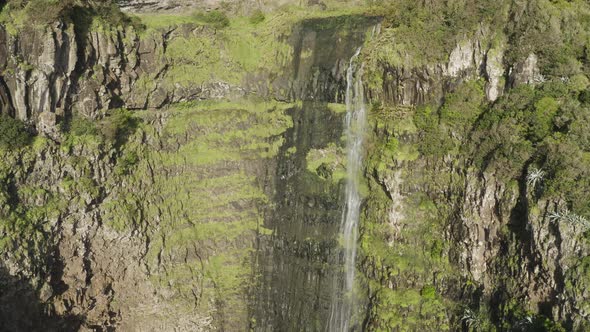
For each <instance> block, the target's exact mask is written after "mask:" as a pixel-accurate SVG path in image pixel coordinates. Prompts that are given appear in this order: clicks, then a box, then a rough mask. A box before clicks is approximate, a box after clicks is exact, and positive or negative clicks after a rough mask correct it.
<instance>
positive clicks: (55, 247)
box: [0, 1, 590, 331]
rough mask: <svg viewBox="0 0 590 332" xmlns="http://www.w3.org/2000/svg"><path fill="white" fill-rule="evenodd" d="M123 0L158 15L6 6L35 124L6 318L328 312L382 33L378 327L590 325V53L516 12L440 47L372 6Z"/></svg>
mask: <svg viewBox="0 0 590 332" xmlns="http://www.w3.org/2000/svg"><path fill="white" fill-rule="evenodd" d="M248 4H249V3H247V2H245V3H243V4H241V5H242V7H240V8H242V9H243V8H246V7H248ZM281 4H282V3H281V2H280V1H279V2H276V1H271V2H269V3H265V4H262V5H261V8H262V9H264V10H265V11H267V12H272V10H271V9H272V8H275V7H279V6H280V5H281ZM328 4H330V3H328ZM120 5H121V7H122V8H123V9H125V10H129V11H132V12H150V13H151V14H149V15H144V16H140V19H141V21H142V22H143V25H142V24H125V25H118V26H116V25H113V24H109V23H108V22H105V21H104V20H101V19H99V18H97V17H93V16H84V18H86V19H80V20H67V19H64V20H61V21H59V22H56V23H52V24H49V25H44V26H43V27H39V26H36V25H31V26H30V27H26V28H24V29H23V30H18V31H14V29H9V28H5V27H3V26H0V72H1V74H0V111H1V113H2V114H5V115H9V116H10V117H14V118H17V119H20V120H22V121H24V122H25V123H27V124H28V125H29V126H30V127H32V128H30V132H31V134H36V135H35V137H33V138H31V140H30V141H29V142H28V143H27V144H26V145H25V146H20V145H19V146H16V145H11V144H8V145H6V144H4V145H0V154H1V155H2V162H0V203H2V207H1V208H0V220H1V223H0V233H1V234H2V240H1V241H0V252H1V257H2V260H1V262H0V283H1V286H2V288H1V289H0V321H2V322H7V323H4V324H5V325H4V326H2V328H6V329H8V330H35V329H41V328H44V329H45V330H56V331H63V330H113V329H116V330H122V331H134V330H137V331H152V330H154V331H155V330H180V331H199V330H212V329H218V330H228V331H240V330H247V329H253V330H277V329H278V330H303V329H318V330H322V329H324V328H325V324H326V322H327V321H328V317H329V314H330V313H329V310H330V308H329V304H330V302H331V299H330V297H331V296H332V292H331V290H332V284H333V283H334V278H335V277H336V276H337V275H338V273H337V272H338V269H339V266H338V265H337V263H336V262H337V261H338V257H337V255H338V252H339V251H338V247H339V239H338V227H339V223H340V217H341V209H342V199H341V196H342V185H343V177H344V174H345V167H346V165H345V162H344V159H345V158H344V157H343V156H344V151H345V148H346V147H345V142H343V140H342V138H341V137H342V123H343V117H344V113H343V111H344V109H345V107H344V105H343V102H344V100H345V89H346V83H347V82H346V75H345V73H346V68H347V66H348V62H349V60H350V58H351V56H352V55H353V54H354V52H355V51H356V49H357V48H358V47H360V46H362V47H363V48H362V52H361V56H360V58H361V59H362V60H361V61H363V62H364V64H365V73H366V75H365V76H366V77H364V82H365V84H366V87H365V91H367V99H368V101H369V103H368V105H367V106H368V107H369V108H371V112H370V114H371V116H370V125H371V127H372V128H373V131H372V134H371V138H370V140H369V143H368V144H367V146H366V149H367V157H366V165H367V166H366V172H365V173H364V179H365V180H366V188H365V189H364V190H363V195H365V200H364V204H363V211H362V212H363V213H362V215H363V220H362V226H361V230H360V234H361V237H360V239H359V243H360V255H359V261H360V263H359V264H358V265H359V266H358V267H359V271H358V273H357V275H358V276H359V277H358V280H357V281H358V285H359V287H360V288H361V289H362V292H359V293H362V294H364V295H363V298H362V299H359V303H363V305H362V306H359V308H358V312H357V313H355V314H357V315H358V316H360V317H363V318H364V319H362V320H361V321H363V328H364V329H367V330H389V331H391V330H394V331H398V330H400V331H401V330H421V331H430V330H432V331H441V330H469V329H478V328H480V329H483V330H494V329H496V330H504V329H510V328H515V329H516V328H524V329H527V328H528V329H529V330H535V329H537V328H539V326H544V327H543V328H544V329H545V330H551V329H552V328H554V330H555V331H557V330H559V328H558V325H557V324H554V323H553V321H556V322H558V323H560V324H562V325H563V326H564V327H565V328H566V329H567V330H584V329H585V328H587V317H588V314H589V312H588V303H590V302H589V301H590V295H589V294H588V292H587V291H586V285H587V284H588V282H589V278H588V277H587V270H588V263H587V259H586V258H587V256H588V255H589V252H588V250H589V249H588V243H587V240H586V239H585V233H586V232H587V230H588V228H587V224H586V223H587V222H586V221H585V220H586V219H585V218H584V217H583V213H584V211H586V210H584V209H585V208H586V206H587V203H584V202H587V201H585V200H584V197H585V196H584V192H585V191H584V190H585V189H584V188H586V189H587V187H585V184H586V182H585V181H586V180H585V179H586V178H587V177H586V175H587V174H586V173H584V171H580V167H578V164H579V163H582V164H583V162H584V161H587V160H588V148H589V146H586V147H584V146H583V144H585V143H584V142H586V141H585V140H587V136H584V135H583V132H584V130H585V128H587V127H585V123H586V122H584V121H586V120H587V118H588V117H587V115H585V114H587V111H588V101H587V100H586V101H584V99H583V98H582V95H583V93H582V92H583V91H584V90H587V88H588V84H587V78H586V81H584V79H583V77H586V76H587V74H588V72H587V68H588V64H587V62H588V61H587V60H584V59H583V58H582V57H583V56H586V57H587V55H584V54H585V53H584V52H581V53H580V54H577V53H576V56H578V58H576V60H575V61H578V62H579V64H571V63H570V62H572V61H573V60H571V61H570V62H567V61H565V60H564V61H563V63H564V64H562V67H560V68H558V69H555V68H554V67H550V68H548V67H547V66H548V65H547V63H548V62H551V61H548V59H549V58H548V57H549V56H556V55H555V54H559V52H554V53H550V52H548V51H546V49H545V48H543V49H535V48H534V47H533V48H530V47H529V48H524V47H523V49H524V50H523V51H522V52H520V53H522V54H518V56H516V55H515V53H516V52H515V48H517V47H516V46H515V44H516V41H517V40H519V39H518V38H520V35H519V34H518V33H516V32H515V33H512V32H511V31H512V30H511V29H513V28H512V25H517V24H516V23H514V22H511V21H510V20H507V21H503V23H502V24H503V25H502V26H494V25H493V24H491V23H489V22H481V24H477V26H476V27H475V28H473V29H472V30H469V31H467V32H462V34H460V35H452V38H451V37H448V38H446V39H444V43H445V45H446V46H444V47H443V51H441V54H434V55H433V54H429V53H427V52H429V50H430V49H427V48H418V49H421V50H423V52H425V54H422V53H416V50H415V46H416V45H413V44H408V41H407V40H406V39H404V38H405V37H404V33H407V32H404V31H405V30H403V29H402V28H403V26H401V27H400V25H396V24H397V23H396V24H393V25H392V24H391V22H388V21H387V18H386V17H379V18H377V17H375V16H374V14H375V12H371V13H372V14H371V15H368V14H367V15H359V14H355V13H359V12H362V13H364V10H359V9H358V8H357V9H355V10H351V9H349V8H346V9H343V10H341V11H338V10H331V9H330V10H327V11H324V10H321V9H322V8H325V7H326V4H323V3H315V2H313V3H312V2H310V3H309V4H308V7H305V8H303V9H302V10H301V11H291V12H278V13H276V14H268V15H269V16H268V17H267V18H266V19H265V20H264V21H262V22H252V21H251V20H250V18H247V17H244V18H242V17H238V18H232V21H231V22H230V24H229V26H226V27H222V28H220V27H217V26H215V25H212V24H209V23H204V22H202V21H199V20H198V19H197V18H195V17H194V16H191V15H178V14H174V15H172V16H168V15H169V14H170V13H171V12H175V13H179V12H182V11H187V10H188V9H187V8H188V7H187V6H189V7H190V8H191V10H192V8H195V9H215V8H220V7H221V5H220V3H218V2H215V1H211V2H190V4H189V3H188V2H184V1H159V2H150V1H121V2H120ZM238 7H239V6H238ZM238 7H236V8H238ZM530 7H534V6H533V5H531V6H530ZM552 8H553V7H552ZM284 10H286V9H284ZM528 10H532V9H530V8H529V9H528ZM564 10H565V9H564ZM159 11H164V12H166V15H164V16H163V17H164V18H163V22H162V21H161V20H160V16H158V15H157V14H155V13H157V12H159ZM235 12H236V13H240V11H239V10H238V9H236V10H235ZM246 12H247V13H249V12H248V11H246ZM246 12H245V13H246ZM81 13H83V14H84V15H90V14H89V12H81ZM508 13H509V14H510V15H512V16H509V15H508ZM160 14H162V13H160ZM519 15H520V16H522V15H523V14H522V13H520V12H518V10H517V9H514V8H511V9H510V10H508V11H506V17H511V19H513V20H517V18H518V17H520V16H519ZM417 17H419V15H418V16H417ZM234 20H235V21H234ZM521 20H523V19H521V18H518V20H517V21H518V22H520V21H521ZM382 21H383V22H384V24H383V26H382V25H381V22H382ZM563 22H570V23H568V24H571V22H576V21H575V20H573V19H572V20H565V19H564V20H563ZM563 24H566V23H563ZM514 29H515V31H520V30H518V29H516V28H514ZM552 29H553V30H555V29H557V28H556V27H555V26H553V27H552ZM523 30H526V29H523ZM553 30H552V31H553ZM574 30H575V31H583V29H572V31H574ZM526 31H528V30H526ZM424 38H425V40H427V38H428V37H424ZM435 48H436V45H434V46H433V49H435ZM548 54H549V55H548ZM584 61H586V62H584ZM570 67H571V68H570ZM564 68H565V69H564ZM572 68H573V69H572ZM584 82H585V83H584ZM578 96H580V97H578ZM568 98H569V99H568ZM574 99H575V100H574ZM547 119H549V120H547ZM574 134H576V135H578V136H573V135H574ZM570 136H572V137H573V138H568V137H570ZM564 137H565V138H564ZM572 140H575V141H577V142H578V143H579V144H578V145H575V146H574V145H573V144H572V143H571V142H570V141H572ZM560 167H561V168H560ZM539 172H541V173H539ZM535 174H536V175H535ZM560 176H561V177H560ZM564 177H565V178H571V179H576V180H575V181H576V182H577V184H576V183H570V182H567V183H566V185H564V186H561V187H560V186H559V181H557V180H559V179H564ZM556 179H557V180H556ZM572 181H574V180H572ZM586 191H587V190H586ZM8 317H11V318H13V317H16V319H8ZM474 324H477V325H474ZM523 326H524V327H523ZM537 330H539V329H537Z"/></svg>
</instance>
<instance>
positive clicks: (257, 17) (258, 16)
mask: <svg viewBox="0 0 590 332" xmlns="http://www.w3.org/2000/svg"><path fill="white" fill-rule="evenodd" d="M265 19H266V17H265V16H264V13H263V12H262V10H260V9H258V10H256V11H255V12H254V13H252V15H251V16H250V23H252V24H258V23H262V22H263V21H264V20H265Z"/></svg>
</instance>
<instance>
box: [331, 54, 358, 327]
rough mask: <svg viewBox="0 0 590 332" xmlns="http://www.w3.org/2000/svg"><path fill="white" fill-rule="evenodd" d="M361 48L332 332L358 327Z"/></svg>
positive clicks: (350, 90) (349, 126)
mask: <svg viewBox="0 0 590 332" xmlns="http://www.w3.org/2000/svg"><path fill="white" fill-rule="evenodd" d="M360 51H361V49H360V48H359V49H357V51H356V52H355V54H354V56H353V57H352V58H351V59H350V63H349V66H348V70H347V77H346V81H347V82H346V83H347V87H346V142H347V143H346V144H347V147H346V150H347V164H346V171H347V181H346V189H345V204H344V209H343V211H342V221H341V225H340V232H341V236H342V241H343V242H342V246H343V253H344V275H343V276H342V279H340V278H338V280H337V282H336V286H335V290H334V295H333V299H332V306H331V313H330V322H329V325H328V330H329V331H333V332H340V331H348V330H349V329H350V328H351V327H352V326H354V321H353V319H354V318H353V317H354V313H353V310H354V307H355V294H354V275H355V264H356V251H357V237H358V224H359V218H360V205H361V196H360V193H359V174H360V172H361V168H362V163H363V142H364V137H365V131H366V122H367V110H366V106H365V100H364V91H363V82H362V75H363V66H362V65H360V67H359V68H358V69H357V68H356V67H357V66H358V64H356V63H355V60H356V58H357V57H358V56H359V53H360Z"/></svg>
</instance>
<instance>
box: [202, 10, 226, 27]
mask: <svg viewBox="0 0 590 332" xmlns="http://www.w3.org/2000/svg"><path fill="white" fill-rule="evenodd" d="M194 16H195V18H196V19H197V21H199V22H202V23H204V24H206V25H210V26H212V27H214V28H216V29H223V28H225V27H228V26H229V18H228V17H227V15H225V13H224V12H222V11H219V10H212V11H210V12H197V13H195V14H194Z"/></svg>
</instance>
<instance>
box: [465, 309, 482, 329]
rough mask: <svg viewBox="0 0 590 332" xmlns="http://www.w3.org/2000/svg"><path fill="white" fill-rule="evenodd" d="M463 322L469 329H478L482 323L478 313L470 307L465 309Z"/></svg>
mask: <svg viewBox="0 0 590 332" xmlns="http://www.w3.org/2000/svg"><path fill="white" fill-rule="evenodd" d="M461 322H463V324H465V325H466V326H467V328H468V329H469V330H477V328H478V327H479V325H480V324H481V321H480V319H479V317H478V316H477V314H476V313H475V312H474V311H473V310H471V309H469V308H465V310H463V315H462V316H461Z"/></svg>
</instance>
